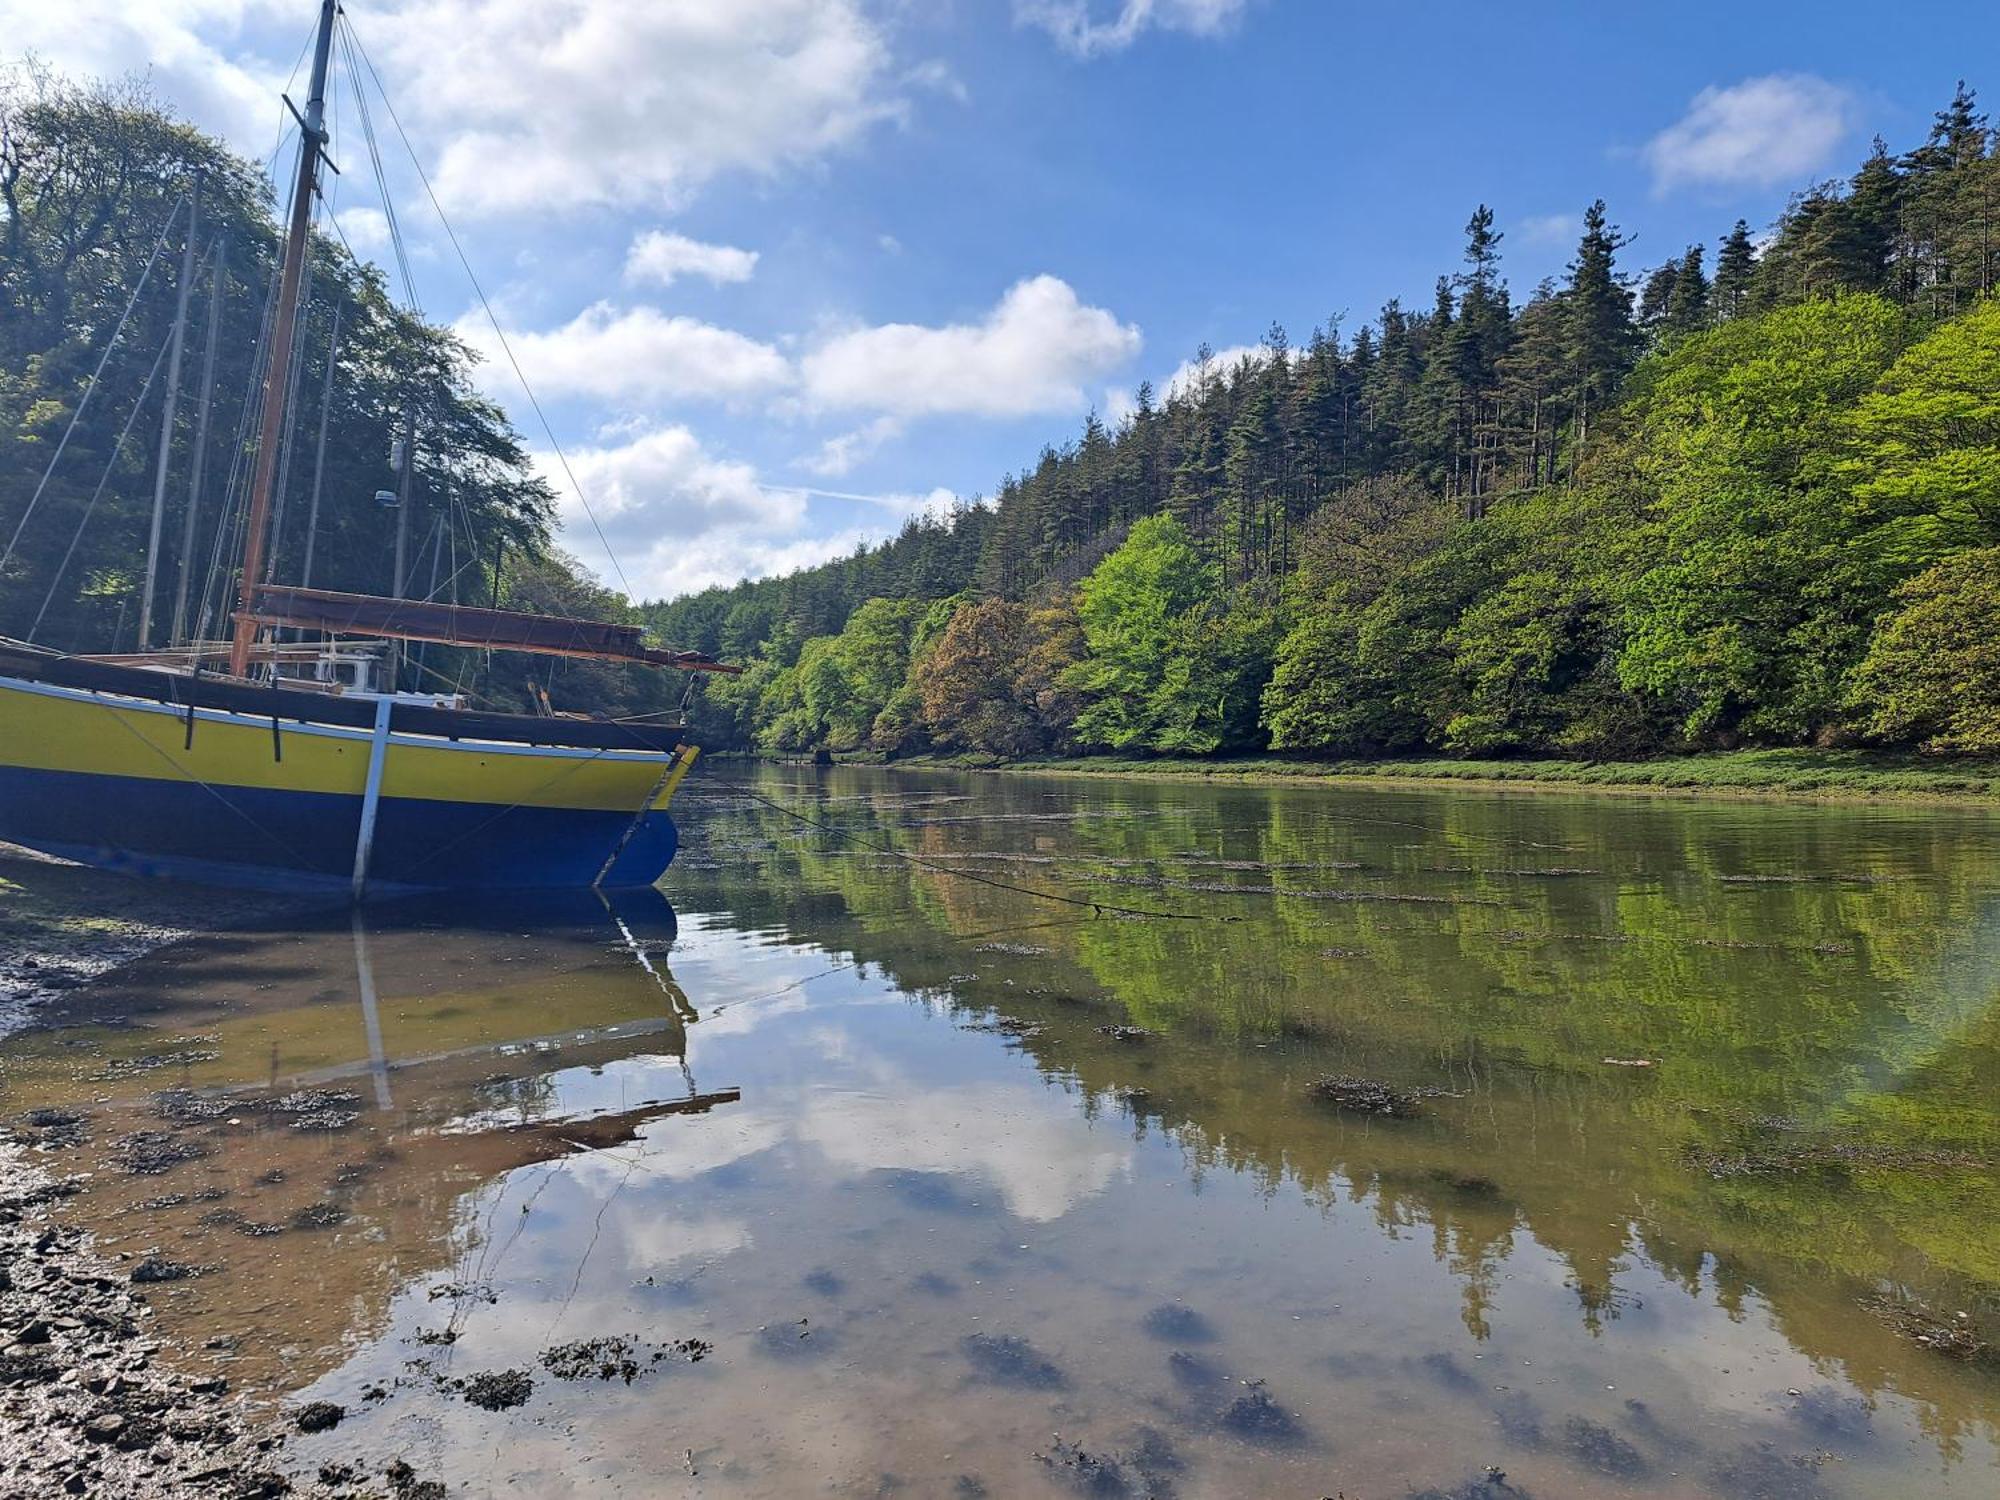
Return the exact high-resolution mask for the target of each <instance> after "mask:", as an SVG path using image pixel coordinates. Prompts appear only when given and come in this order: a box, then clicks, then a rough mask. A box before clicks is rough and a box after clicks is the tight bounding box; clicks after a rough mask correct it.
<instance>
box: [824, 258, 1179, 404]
mask: <svg viewBox="0 0 2000 1500" xmlns="http://www.w3.org/2000/svg"><path fill="white" fill-rule="evenodd" d="M1140 342H1141V340H1140V335H1139V330H1138V329H1137V328H1135V327H1133V326H1131V325H1129V324H1124V323H1120V322H1119V321H1118V319H1117V318H1116V317H1114V316H1113V315H1112V314H1111V313H1109V312H1106V311H1105V310H1104V309H1103V308H1098V307H1086V306H1084V305H1083V304H1082V303H1081V302H1080V301H1078V300H1077V295H1076V293H1075V292H1074V291H1073V290H1071V288H1070V287H1069V285H1068V283H1066V282H1064V281H1061V280H1059V279H1057V278H1056V277H1054V276H1036V277H1033V278H1031V279H1029V280H1026V281H1022V282H1019V283H1017V284H1016V285H1014V286H1013V287H1011V288H1010V289H1009V290H1008V292H1007V294H1006V296H1004V297H1003V298H1001V299H1000V303H999V305H998V306H997V307H995V308H994V309H993V310H992V311H991V312H989V313H988V314H987V315H986V316H985V317H984V318H983V319H982V320H980V321H979V322H977V323H953V324H948V325H946V326H944V327H941V328H932V327H925V326H922V325H919V324H914V323H890V324H886V325H883V326H881V327H875V328H860V329H855V330H853V331H851V332H848V333H843V334H838V335H835V336H834V337H833V338H831V339H829V340H827V341H826V342H825V343H823V344H821V345H820V346H819V348H817V349H815V350H813V351H812V352H811V353H809V354H808V355H807V356H806V357H805V360H804V363H803V366H802V374H803V377H804V382H805V388H806V393H807V396H808V398H809V399H810V400H811V402H812V403H813V404H815V405H816V406H819V407H821V408H826V409H855V408H859V409H871V408H872V409H875V410H878V411H883V412H887V413H892V414H895V415H898V416H906V417H908V416H920V415H926V414H934V413H958V414H964V415H971V416H989V417H1020V416H1028V415H1032V414H1036V413H1044V412H1061V411H1073V410H1075V409H1077V408H1079V407H1081V406H1083V405H1084V404H1085V402H1086V400H1087V398H1086V396H1085V395H1084V391H1083V383H1084V382H1085V381H1086V380H1090V379H1092V378H1094V377H1098V376H1102V375H1104V374H1106V373H1108V372H1109V371H1111V370H1113V369H1116V368H1117V367H1118V366H1120V365H1122V364H1123V363H1125V361H1127V360H1128V359H1130V358H1131V357H1132V356H1133V355H1134V354H1136V353H1137V352H1138V350H1139V345H1140Z"/></svg>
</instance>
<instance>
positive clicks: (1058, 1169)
mask: <svg viewBox="0 0 2000 1500" xmlns="http://www.w3.org/2000/svg"><path fill="white" fill-rule="evenodd" d="M798 1130H799V1137H800V1139H802V1140H804V1141H808V1142H810V1143H811V1144H813V1145H815V1146H817V1147H818V1148H819V1149H820V1151H821V1152H823V1153H824V1154H825V1156H826V1158H827V1160H828V1161H829V1162H831V1163H832V1164H833V1165H834V1166H835V1167H837V1168H841V1169H843V1170H845V1171H847V1172H872V1171H882V1170H884V1169H900V1170H903V1171H915V1172H937V1173H948V1174H950V1175H951V1176H953V1177H961V1178H971V1179H973V1180H975V1181H982V1182H985V1183H987V1184H989V1185H990V1186H991V1187H992V1189H993V1190H994V1191H996V1192H998V1193H999V1195H1000V1197H1001V1200H1002V1201H1003V1202H1004V1203H1005V1204H1006V1205H1007V1211H1008V1212H1009V1213H1011V1214H1013V1215H1014V1216H1015V1217H1016V1218H1019V1219H1026V1220H1029V1221H1031V1222H1033V1223H1038V1224H1047V1223H1051V1222H1053V1221H1054V1220H1056V1219H1060V1218H1061V1217H1062V1216H1063V1215H1064V1214H1066V1213H1068V1212H1069V1211H1070V1210H1071V1209H1072V1208H1075V1207H1076V1206H1077V1205H1078V1204H1079V1203H1081V1202H1082V1201H1083V1200H1085V1199H1087V1198H1092V1197H1095V1196H1096V1195H1097V1194H1099V1193H1101V1192H1103V1191H1104V1190H1105V1189H1106V1188H1108V1187H1109V1186H1110V1185H1111V1184H1112V1183H1113V1182H1114V1181H1116V1180H1117V1179H1119V1178H1121V1177H1125V1176H1128V1175H1130V1173H1131V1170H1132V1147H1131V1144H1130V1142H1128V1141H1124V1140H1121V1139H1119V1138H1117V1137H1116V1136H1113V1135H1111V1134H1110V1133H1109V1132H1105V1133H1102V1134H1100V1133H1098V1132H1095V1131H1088V1130H1079V1129H1078V1128H1077V1125H1076V1121H1075V1120H1074V1118H1072V1117H1070V1116H1069V1115H1068V1114H1066V1113H1064V1112H1060V1111H1057V1110H1052V1109H1051V1108H1050V1107H1049V1106H1048V1104H1047V1103H1046V1101H1045V1099H1044V1098H1043V1097H1042V1096H1040V1095H1039V1094H1038V1093H1035V1092H1030V1091H1028V1090H1024V1089H1021V1088H1018V1087H1012V1086H1009V1085H1006V1084H999V1083H988V1084H962V1085H959V1086H957V1087H953V1088H931V1089H926V1090H919V1091H914V1092H912V1091H910V1090H907V1089H898V1090H897V1091H896V1092H894V1093H881V1094H878V1093H872V1092H870V1093H862V1092H848V1091H839V1090H834V1089H820V1090H816V1091H815V1092H813V1093H812V1094H810V1095H808V1096H807V1101H806V1106H805V1109H804V1111H803V1113H802V1116H801V1118H800V1121H799V1127H798Z"/></svg>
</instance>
